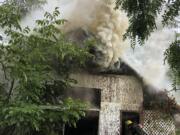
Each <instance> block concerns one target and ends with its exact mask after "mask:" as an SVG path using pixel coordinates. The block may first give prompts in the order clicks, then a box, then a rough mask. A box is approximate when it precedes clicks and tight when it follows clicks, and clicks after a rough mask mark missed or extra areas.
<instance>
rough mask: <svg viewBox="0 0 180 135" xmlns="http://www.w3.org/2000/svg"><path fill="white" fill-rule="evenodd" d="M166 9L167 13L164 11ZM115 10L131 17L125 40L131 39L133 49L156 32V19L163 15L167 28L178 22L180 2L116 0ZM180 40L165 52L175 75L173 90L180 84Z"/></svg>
mask: <svg viewBox="0 0 180 135" xmlns="http://www.w3.org/2000/svg"><path fill="white" fill-rule="evenodd" d="M163 8H165V11H163V10H162V9H163ZM115 9H122V10H124V11H125V12H126V13H127V16H128V17H129V22H130V25H129V28H128V29H127V32H126V33H125V35H124V38H130V39H131V45H132V47H135V45H136V43H137V41H138V42H139V44H140V45H143V44H144V42H145V41H146V40H147V39H148V37H149V36H150V35H151V33H152V32H153V31H154V30H156V28H157V27H156V18H157V16H158V15H160V14H162V18H163V20H162V24H163V26H164V27H165V26H167V25H169V24H172V23H173V22H176V20H175V19H176V17H178V16H179V15H180V1H179V0H168V1H167V0H133V1H132V0H116V7H115ZM179 52H180V40H179V39H178V38H177V39H176V40H175V41H174V42H173V43H172V44H171V45H170V47H169V48H168V49H167V50H166V52H165V60H167V61H168V63H169V65H170V69H171V71H172V74H173V78H174V83H173V88H174V90H177V88H176V87H178V85H179V84H180V53H179Z"/></svg>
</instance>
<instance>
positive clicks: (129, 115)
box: [121, 112, 140, 135]
mask: <svg viewBox="0 0 180 135" xmlns="http://www.w3.org/2000/svg"><path fill="white" fill-rule="evenodd" d="M127 120H131V121H132V122H133V123H139V122H140V116H139V113H137V112H121V123H122V125H121V135H129V134H128V131H127V128H126V125H125V122H126V121H127Z"/></svg>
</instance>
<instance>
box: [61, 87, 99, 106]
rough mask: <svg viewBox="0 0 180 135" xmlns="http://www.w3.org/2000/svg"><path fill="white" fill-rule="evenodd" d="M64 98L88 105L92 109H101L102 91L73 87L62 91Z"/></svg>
mask: <svg viewBox="0 0 180 135" xmlns="http://www.w3.org/2000/svg"><path fill="white" fill-rule="evenodd" d="M62 95H63V98H68V97H71V98H72V99H79V100H81V101H83V102H86V103H88V104H89V105H90V106H89V107H88V108H90V109H99V108H100V102H101V90H99V89H94V88H83V87H73V88H69V89H67V90H64V91H62Z"/></svg>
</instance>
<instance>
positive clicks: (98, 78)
mask: <svg viewBox="0 0 180 135" xmlns="http://www.w3.org/2000/svg"><path fill="white" fill-rule="evenodd" d="M72 78H74V79H76V80H77V81H78V84H77V85H75V86H77V87H86V88H97V89H100V90H101V109H100V120H99V135H119V134H120V128H121V123H120V122H121V116H120V111H122V110H123V111H136V112H137V111H139V110H140V109H141V107H142V103H143V92H142V86H141V84H140V82H139V81H138V80H137V79H136V78H135V77H133V76H125V75H122V76H120V75H92V74H87V73H81V74H73V75H72Z"/></svg>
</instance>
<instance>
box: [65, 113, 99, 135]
mask: <svg viewBox="0 0 180 135" xmlns="http://www.w3.org/2000/svg"><path fill="white" fill-rule="evenodd" d="M98 123H99V112H97V111H91V112H87V115H86V117H85V118H82V119H81V120H79V121H78V122H77V127H76V128H75V127H70V126H68V125H66V126H65V135H97V134H98Z"/></svg>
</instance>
